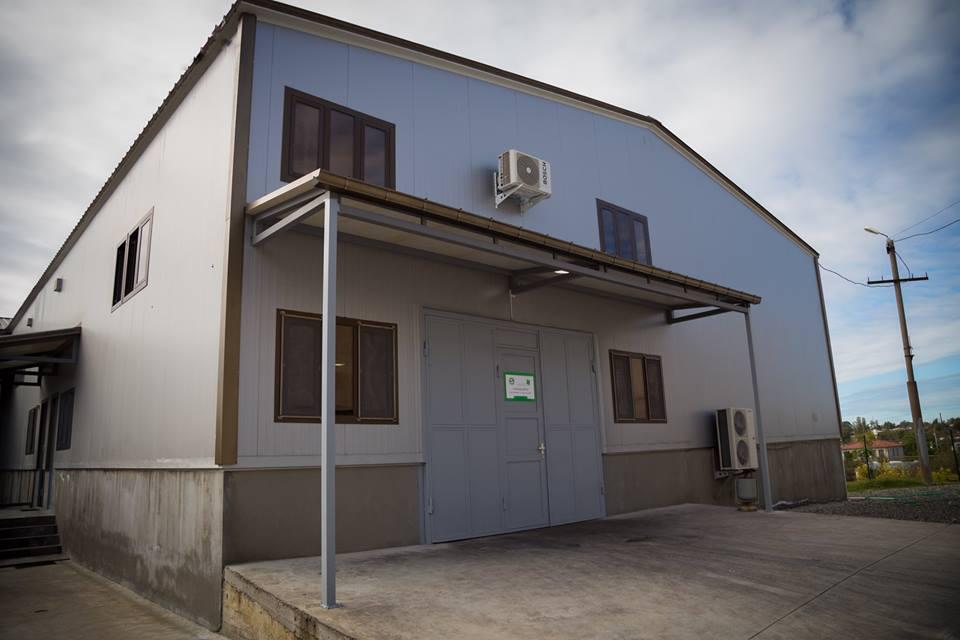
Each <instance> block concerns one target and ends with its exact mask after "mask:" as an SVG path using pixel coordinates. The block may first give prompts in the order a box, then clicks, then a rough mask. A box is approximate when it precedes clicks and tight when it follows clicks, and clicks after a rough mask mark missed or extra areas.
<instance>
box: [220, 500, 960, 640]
mask: <svg viewBox="0 0 960 640" xmlns="http://www.w3.org/2000/svg"><path fill="white" fill-rule="evenodd" d="M225 578H226V582H227V590H226V593H225V595H224V598H225V600H224V601H225V610H224V625H225V626H224V628H225V631H224V633H225V634H229V635H233V636H234V637H251V638H255V637H276V638H292V637H296V638H314V637H329V636H330V635H331V632H334V633H339V634H342V635H343V636H347V637H349V638H358V639H363V640H366V639H372V638H496V639H504V640H506V639H508V638H510V639H514V638H516V639H531V640H532V639H535V638H537V639H538V638H556V639H561V638H571V639H572V638H577V639H580V638H609V639H627V638H630V639H635V638H636V639H639V638H651V639H652V638H657V639H660V638H690V639H694V640H703V639H704V638H743V639H749V638H759V639H763V640H771V639H774V638H783V639H788V638H789V639H798V638H799V639H802V638H817V639H820V638H870V639H871V640H881V639H886V638H891V639H892V638H897V639H900V638H942V639H947V638H960V527H956V526H952V525H946V524H939V523H927V522H904V521H898V520H879V519H876V518H855V517H853V518H852V517H847V516H827V515H817V514H809V513H794V512H777V513H772V514H767V513H763V512H758V513H740V512H737V511H736V510H734V509H730V508H723V507H710V506H704V505H680V506H677V507H667V508H664V509H654V510H650V511H643V512H638V513H635V514H628V515H626V516H620V517H616V518H610V519H607V520H601V521H596V522H588V523H581V524H577V525H570V526H566V527H556V528H552V529H542V530H539V531H529V532H524V533H517V534H508V535H502V536H495V537H491V538H483V539H478V540H468V541H463V542H456V543H449V544H439V545H428V546H418V547H406V548H401V549H391V550H384V551H374V552H363V553H356V554H348V555H344V556H341V557H339V558H338V571H337V581H338V585H339V593H338V599H339V600H340V601H341V602H342V603H343V605H344V606H343V608H341V609H333V610H325V609H323V608H321V606H320V603H319V599H320V598H319V585H320V563H319V559H318V558H301V559H297V560H280V561H273V562H262V563H251V564H246V565H238V566H234V567H228V569H227V572H226V576H225ZM338 637H342V636H338Z"/></svg>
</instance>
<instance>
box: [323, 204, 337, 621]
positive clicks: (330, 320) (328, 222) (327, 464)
mask: <svg viewBox="0 0 960 640" xmlns="http://www.w3.org/2000/svg"><path fill="white" fill-rule="evenodd" d="M339 205H340V200H339V198H338V197H337V196H336V195H335V194H329V195H328V197H327V199H326V203H325V204H324V207H323V321H322V322H323V338H322V340H321V342H322V349H323V375H322V377H321V384H322V399H321V402H322V403H323V407H322V409H321V412H322V422H321V425H320V439H321V443H322V444H321V453H320V457H321V463H320V464H321V465H322V468H321V483H322V485H321V497H320V527H321V532H320V535H321V541H320V554H321V556H322V557H321V565H322V574H323V575H322V580H323V582H322V584H321V588H320V604H321V605H322V606H323V607H324V608H325V609H333V608H335V607H338V606H339V605H338V604H337V540H336V531H337V511H336V509H337V507H336V502H337V492H336V473H337V444H336V435H337V426H336V404H337V393H336V364H337V217H338V215H339V208H340V206H339Z"/></svg>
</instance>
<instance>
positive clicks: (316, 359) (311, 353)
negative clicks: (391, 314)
mask: <svg viewBox="0 0 960 640" xmlns="http://www.w3.org/2000/svg"><path fill="white" fill-rule="evenodd" d="M322 332H323V319H322V317H321V316H319V315H317V314H313V313H305V312H302V311H287V310H285V309H279V310H278V311H277V370H276V380H275V385H276V394H275V419H276V421H277V422H320V421H321V409H322V406H321V395H322V387H321V382H322V370H323V353H322V351H321V342H322ZM335 372H336V373H335V376H336V378H335V381H336V419H337V422H339V423H357V422H363V423H369V422H373V423H381V424H383V423H386V424H396V423H397V418H398V414H397V325H395V324H386V323H383V322H370V321H367V320H354V319H351V318H337V337H336V367H335Z"/></svg>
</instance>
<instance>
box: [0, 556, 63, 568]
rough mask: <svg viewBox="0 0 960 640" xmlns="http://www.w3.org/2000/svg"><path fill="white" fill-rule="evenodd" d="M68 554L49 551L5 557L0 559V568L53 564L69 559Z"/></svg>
mask: <svg viewBox="0 0 960 640" xmlns="http://www.w3.org/2000/svg"><path fill="white" fill-rule="evenodd" d="M69 559H70V556H68V555H65V554H63V553H51V554H48V555H45V556H30V557H27V558H7V559H5V560H0V569H11V568H13V569H22V568H24V567H35V566H37V565H42V564H53V563H54V562H62V561H64V560H69Z"/></svg>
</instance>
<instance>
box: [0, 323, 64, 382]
mask: <svg viewBox="0 0 960 640" xmlns="http://www.w3.org/2000/svg"><path fill="white" fill-rule="evenodd" d="M79 344H80V327H71V328H69V329H55V330H53V331H34V332H30V333H17V334H12V335H5V336H0V376H2V377H4V378H6V377H7V376H12V377H13V380H14V384H38V383H39V380H40V378H42V377H44V376H50V375H55V374H56V371H57V367H58V366H59V365H61V364H75V363H76V362H77V350H78V347H79ZM25 377H34V378H35V379H36V383H27V382H25Z"/></svg>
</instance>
